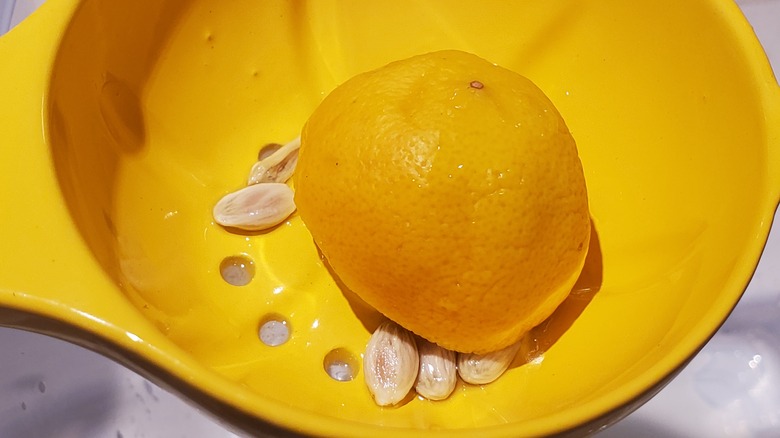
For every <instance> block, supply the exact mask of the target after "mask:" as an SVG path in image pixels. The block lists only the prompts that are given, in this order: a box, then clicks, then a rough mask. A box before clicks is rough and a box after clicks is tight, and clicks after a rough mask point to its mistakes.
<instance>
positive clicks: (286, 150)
mask: <svg viewBox="0 0 780 438" xmlns="http://www.w3.org/2000/svg"><path fill="white" fill-rule="evenodd" d="M300 147H301V138H300V137H298V138H296V139H295V140H292V141H291V142H289V143H287V144H286V145H284V146H282V147H280V148H279V149H277V150H276V151H275V152H274V153H272V154H270V155H269V156H267V157H265V158H263V159H261V160H260V161H258V162H257V163H255V165H254V166H252V170H251V171H250V172H249V179H248V180H247V184H248V185H252V184H259V183H268V182H285V181H287V180H288V179H290V177H291V176H292V174H293V172H294V171H295V166H296V165H297V164H298V149H300Z"/></svg>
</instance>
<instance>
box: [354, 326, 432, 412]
mask: <svg viewBox="0 0 780 438" xmlns="http://www.w3.org/2000/svg"><path fill="white" fill-rule="evenodd" d="M418 368H419V356H418V355H417V345H416V344H415V341H414V337H413V335H412V334H411V333H410V332H409V331H407V330H406V329H404V328H403V327H401V326H399V325H398V324H396V323H394V322H392V321H385V322H383V323H382V324H381V325H380V326H379V327H378V328H377V329H376V331H374V334H372V335H371V339H369V341H368V345H367V346H366V353H365V355H364V356H363V370H364V377H365V381H366V385H367V386H368V389H369V391H370V392H371V395H372V396H373V397H374V401H375V402H376V404H378V405H380V406H390V405H394V404H397V403H399V402H400V401H401V400H403V399H404V397H406V395H407V394H408V393H409V391H410V390H411V389H412V386H414V381H415V379H416V378H417V370H418Z"/></svg>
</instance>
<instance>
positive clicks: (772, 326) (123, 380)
mask: <svg viewBox="0 0 780 438" xmlns="http://www.w3.org/2000/svg"><path fill="white" fill-rule="evenodd" d="M43 1H44V0H16V1H14V0H0V34H1V33H2V32H3V31H5V30H6V28H7V27H10V26H13V25H14V24H15V23H17V22H18V21H20V20H21V19H23V18H24V17H25V16H26V15H27V14H29V13H30V12H31V11H32V10H34V8H35V7H36V6H37V5H38V4H40V3H43ZM737 3H738V4H739V5H740V7H741V8H742V10H743V11H744V13H745V15H746V16H747V17H748V19H749V20H750V22H751V24H753V26H754V28H755V30H756V33H757V34H758V36H759V39H760V40H761V42H762V44H763V45H764V48H765V50H766V52H767V54H768V55H769V58H770V60H771V61H772V63H773V67H774V69H775V71H776V72H780V0H738V1H737ZM0 351H2V354H0V371H2V372H0V437H2V438H17V437H19V438H21V437H74V438H93V437H94V438H97V437H101V438H103V437H111V438H114V437H116V438H135V437H145V438H154V437H161V438H162V437H165V438H172V437H190V438H201V437H209V438H221V437H236V436H237V435H235V434H233V433H231V432H230V431H229V430H227V429H226V428H225V427H224V426H222V425H220V424H219V423H218V422H216V421H215V420H214V419H213V418H211V417H209V416H206V415H204V414H203V413H201V412H200V411H199V410H198V409H196V408H194V407H192V406H190V405H188V404H186V402H184V401H182V400H180V399H178V398H176V397H175V396H173V395H171V394H169V393H167V392H165V391H164V390H162V389H160V388H159V387H157V386H155V385H154V384H152V383H150V382H149V381H147V380H146V379H144V378H143V377H141V376H139V375H137V374H135V373H133V372H131V371H129V370H127V369H126V368H123V367H121V366H119V365H117V364H115V363H114V362H112V361H110V360H108V359H106V358H104V357H102V356H99V355H97V354H95V353H92V352H90V351H87V350H84V349H82V348H80V347H77V346H74V345H71V344H68V343H65V342H61V341H58V340H55V339H52V338H49V337H46V336H42V335H37V334H33V333H27V332H23V331H19V330H13V329H8V328H0ZM598 435H599V437H600V438H616V437H635V438H641V437H672V438H682V437H778V436H780V215H779V214H776V215H775V226H774V227H773V229H772V232H771V234H770V238H769V242H768V244H767V246H766V249H765V251H764V255H763V257H762V259H761V262H760V264H759V266H758V269H757V271H756V273H755V275H754V277H753V280H752V281H751V283H750V286H749V287H748V289H747V291H746V293H745V295H744V297H743V299H742V300H741V301H740V303H739V305H738V306H737V307H736V309H735V310H734V312H733V313H732V315H731V316H730V317H729V319H728V320H727V321H726V323H725V324H724V326H723V327H722V328H721V330H720V331H719V332H718V333H717V334H716V335H715V336H714V337H713V339H712V340H711V341H710V342H709V343H708V344H707V346H706V347H705V348H704V349H703V350H702V351H701V352H700V354H699V355H698V356H696V357H695V358H694V359H693V361H692V362H691V363H690V364H689V365H688V366H687V367H686V368H685V369H684V370H683V371H682V373H681V374H680V375H679V376H678V377H677V378H676V379H675V380H674V381H673V382H672V383H670V384H669V385H668V386H667V387H666V388H665V389H663V390H662V391H661V392H660V393H659V394H658V395H657V396H656V397H655V398H653V399H652V400H651V401H649V402H648V403H647V404H645V405H644V406H643V407H641V408H640V409H639V410H637V411H636V412H634V413H632V414H631V415H629V416H628V417H627V418H626V419H624V420H623V421H621V422H620V423H618V424H616V425H614V426H612V427H611V428H609V429H607V430H606V431H603V432H601V433H600V434H598Z"/></svg>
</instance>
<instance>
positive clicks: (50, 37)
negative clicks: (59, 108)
mask: <svg viewBox="0 0 780 438" xmlns="http://www.w3.org/2000/svg"><path fill="white" fill-rule="evenodd" d="M78 4H79V2H78V1H77V0H49V1H47V2H45V3H44V4H43V5H42V6H41V7H40V8H39V9H38V10H36V11H35V12H34V13H33V14H32V15H30V16H29V17H27V19H25V20H24V21H23V22H22V23H20V24H19V25H18V26H17V27H15V28H14V29H12V30H11V31H9V32H8V33H7V34H5V35H3V36H2V37H0V59H2V60H3V62H2V63H0V96H2V99H1V100H0V206H1V207H0V325H6V326H13V327H18V328H25V329H31V330H35V331H38V332H44V333H48V334H52V335H57V336H60V337H64V338H68V339H70V340H75V341H79V340H78V339H72V337H71V336H70V335H69V334H68V333H64V332H63V328H71V329H73V328H75V329H76V330H72V331H71V332H72V333H75V332H78V333H89V334H98V337H101V338H104V339H111V340H112V343H114V344H116V343H120V344H122V343H126V344H127V347H128V348H129V349H134V348H136V347H134V346H133V345H134V344H136V345H137V344H144V343H143V342H139V341H140V340H145V339H147V338H148V337H152V338H155V337H157V336H159V332H157V331H156V330H153V329H152V328H150V326H151V324H149V323H148V321H146V320H144V319H143V317H142V316H141V315H140V313H139V312H138V311H137V309H136V308H135V307H134V306H133V305H132V304H131V303H130V302H129V300H128V299H127V298H126V297H125V296H124V294H122V293H121V292H120V291H119V288H118V287H117V285H116V284H115V282H114V280H113V279H112V278H110V277H109V276H108V275H106V274H105V272H104V271H103V269H101V267H100V265H99V263H98V262H97V261H96V259H95V257H94V255H93V254H92V252H91V251H90V250H89V248H88V247H87V245H86V244H85V242H84V239H83V237H82V235H81V233H80V232H79V230H78V228H77V226H76V225H75V222H74V219H73V217H72V216H71V214H70V211H69V209H68V205H67V203H66V202H65V198H64V195H63V190H62V186H61V181H60V180H59V178H58V175H57V172H56V169H55V166H54V163H53V160H52V154H51V151H50V149H49V148H50V145H49V143H48V142H47V132H48V129H49V120H48V119H49V117H48V110H47V104H48V97H47V93H48V87H49V83H50V78H51V77H52V75H53V74H55V73H54V69H53V66H54V65H55V61H56V56H57V50H58V46H59V43H60V41H61V39H62V36H63V35H64V34H65V32H66V31H67V28H68V23H69V22H70V19H71V15H72V14H73V12H74V11H75V10H77V5H78ZM46 321H49V322H50V323H51V324H47V323H46ZM65 331H68V330H65ZM79 343H81V344H85V343H86V342H84V341H83V339H82V342H79ZM140 348H142V347H140Z"/></svg>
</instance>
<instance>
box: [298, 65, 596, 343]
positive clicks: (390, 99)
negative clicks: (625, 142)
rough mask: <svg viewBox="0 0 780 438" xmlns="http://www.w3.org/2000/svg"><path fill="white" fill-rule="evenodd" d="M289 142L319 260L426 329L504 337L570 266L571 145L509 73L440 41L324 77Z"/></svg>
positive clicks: (584, 203) (554, 297)
mask: <svg viewBox="0 0 780 438" xmlns="http://www.w3.org/2000/svg"><path fill="white" fill-rule="evenodd" d="M301 141H302V144H301V149H300V153H299V158H298V167H297V169H296V172H295V175H294V185H295V188H296V193H295V203H296V205H297V207H298V212H299V214H300V216H301V218H302V220H303V222H304V223H305V225H306V227H307V228H308V229H309V231H310V232H311V235H312V237H313V239H314V241H315V243H316V244H317V245H318V246H319V248H320V250H321V251H322V254H323V255H324V257H325V258H326V259H327V261H328V263H329V264H330V266H331V268H332V269H333V271H334V272H335V273H336V275H337V276H338V277H339V278H340V280H341V281H342V282H343V284H344V285H346V286H347V287H348V288H349V289H351V290H352V291H353V292H355V293H356V294H358V295H359V296H360V297H361V298H362V299H363V300H365V301H366V302H367V303H368V304H370V305H372V306H374V307H375V308H376V309H377V310H379V311H380V312H382V313H383V314H384V315H386V316H387V317H388V318H390V319H392V320H393V321H395V322H397V323H398V324H400V325H401V326H403V327H405V328H406V329H408V330H411V331H413V332H414V333H416V334H418V335H420V336H422V337H424V338H426V339H428V340H429V341H431V342H435V343H436V344H438V345H440V346H442V347H445V348H448V349H451V350H455V351H460V352H475V353H486V352H490V351H495V350H498V349H501V348H504V347H506V346H508V345H511V344H512V343H515V342H516V341H518V340H519V339H520V338H521V337H522V336H523V334H525V333H526V332H527V331H528V330H530V329H531V328H533V327H534V326H536V325H538V324H539V323H540V322H542V321H543V320H544V319H545V318H547V317H548V316H549V315H550V314H551V313H552V312H553V311H554V310H555V308H556V307H557V306H558V305H559V304H560V303H561V302H562V301H563V299H565V298H566V296H567V295H568V294H569V292H570V290H571V287H572V286H573V284H574V282H575V280H576V279H577V277H578V275H579V272H580V271H581V269H582V265H583V263H584V259H585V255H586V253H587V250H588V244H589V238H590V216H589V212H588V199H587V191H586V186H585V178H584V175H583V170H582V166H581V163H580V159H579V157H578V153H577V147H576V145H575V142H574V139H573V138H572V136H571V134H570V133H569V130H568V129H567V127H566V124H565V123H564V120H563V119H562V117H561V115H560V114H559V112H558V111H557V110H556V108H555V107H554V106H553V104H552V103H551V101H550V100H549V99H548V98H547V97H546V96H545V95H544V93H543V92H542V91H541V90H540V89H539V88H538V87H536V86H535V85H534V84H533V83H532V82H531V81H530V80H528V79H526V78H525V77H523V76H521V75H519V74H517V73H514V72H512V71H510V70H507V69H505V68H502V67H499V66H496V65H494V64H491V63H490V62H488V61H486V60H484V59H482V58H479V57H477V56H475V55H473V54H469V53H465V52H460V51H451V50H450V51H440V52H434V53H428V54H423V55H419V56H415V57H412V58H409V59H405V60H401V61H396V62H393V63H391V64H388V65H386V66H384V67H381V68H379V69H377V70H374V71H370V72H366V73H362V74H359V75H357V76H355V77H353V78H351V79H349V80H348V81H346V82H345V83H343V84H342V85H340V86H339V87H337V88H336V89H335V90H334V91H333V92H331V93H330V94H329V95H328V96H327V97H326V98H325V99H324V101H323V102H322V103H321V104H320V105H319V106H318V107H317V109H316V110H315V111H314V112H313V113H312V115H311V116H310V118H309V120H308V121H307V122H306V124H305V126H304V128H303V131H302V139H301Z"/></svg>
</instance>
